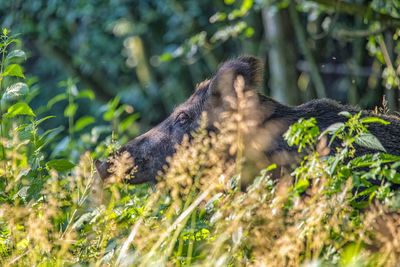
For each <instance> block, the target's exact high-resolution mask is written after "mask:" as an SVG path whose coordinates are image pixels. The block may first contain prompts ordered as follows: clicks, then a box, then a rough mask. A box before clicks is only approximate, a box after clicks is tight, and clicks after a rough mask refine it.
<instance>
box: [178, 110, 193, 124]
mask: <svg viewBox="0 0 400 267" xmlns="http://www.w3.org/2000/svg"><path fill="white" fill-rule="evenodd" d="M189 122H190V117H189V115H188V114H187V113H185V112H181V113H179V115H178V116H177V117H176V119H175V123H177V124H179V125H180V126H185V125H186V124H188V123H189Z"/></svg>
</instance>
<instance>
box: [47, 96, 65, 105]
mask: <svg viewBox="0 0 400 267" xmlns="http://www.w3.org/2000/svg"><path fill="white" fill-rule="evenodd" d="M67 97H68V96H67V94H66V93H62V94H59V95H56V96H55V97H53V98H52V99H50V100H49V102H47V107H48V108H51V107H52V106H54V105H55V104H56V103H58V102H60V101H62V100H65V99H67Z"/></svg>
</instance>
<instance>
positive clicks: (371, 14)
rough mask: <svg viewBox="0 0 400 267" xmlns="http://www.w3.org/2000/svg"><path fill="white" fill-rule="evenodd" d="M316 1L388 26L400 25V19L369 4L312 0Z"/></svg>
mask: <svg viewBox="0 0 400 267" xmlns="http://www.w3.org/2000/svg"><path fill="white" fill-rule="evenodd" d="M310 1H312V2H314V3H317V4H320V5H324V6H326V7H329V8H334V9H335V10H336V11H338V12H342V13H347V14H349V15H356V16H361V17H363V18H369V19H372V20H378V21H381V22H384V23H385V24H387V25H388V26H400V19H399V18H396V17H392V16H391V15H388V14H382V13H378V12H375V11H374V10H372V9H371V8H370V7H369V6H365V5H360V4H350V3H347V2H343V1H341V0H310Z"/></svg>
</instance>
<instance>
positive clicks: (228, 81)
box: [95, 57, 400, 184]
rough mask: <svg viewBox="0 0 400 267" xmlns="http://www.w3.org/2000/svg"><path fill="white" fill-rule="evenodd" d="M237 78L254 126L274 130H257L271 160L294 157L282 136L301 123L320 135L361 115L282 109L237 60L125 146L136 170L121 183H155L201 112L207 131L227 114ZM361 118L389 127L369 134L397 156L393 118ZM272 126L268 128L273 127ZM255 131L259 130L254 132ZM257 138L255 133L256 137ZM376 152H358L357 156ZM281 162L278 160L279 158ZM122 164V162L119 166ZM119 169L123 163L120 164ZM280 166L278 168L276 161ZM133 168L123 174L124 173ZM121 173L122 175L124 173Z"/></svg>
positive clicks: (257, 66) (258, 67)
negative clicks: (311, 123) (249, 97)
mask: <svg viewBox="0 0 400 267" xmlns="http://www.w3.org/2000/svg"><path fill="white" fill-rule="evenodd" d="M238 76H241V77H243V80H244V88H245V90H246V92H253V93H254V94H253V95H254V96H255V97H254V98H253V100H254V101H256V102H257V105H255V108H254V114H257V116H254V118H256V119H257V120H258V124H259V125H261V126H263V125H267V124H269V125H272V127H266V128H264V129H268V131H260V133H262V136H261V138H265V139H268V140H269V142H268V145H265V148H263V149H264V151H263V152H264V154H265V155H267V156H269V157H271V158H274V155H276V154H279V153H281V152H287V151H289V152H292V151H295V150H296V148H292V147H289V146H288V145H287V143H286V142H285V141H284V139H283V137H282V135H283V133H284V132H285V131H286V130H287V129H288V127H289V126H290V125H291V124H292V123H294V122H296V121H297V120H298V119H300V118H311V117H314V118H316V120H317V122H318V126H319V127H320V129H321V131H322V130H324V129H326V128H327V127H329V126H330V125H332V124H333V123H336V122H343V121H345V120H346V118H345V117H343V116H341V115H339V113H340V112H342V111H348V112H350V113H352V114H354V113H357V112H359V111H360V110H359V109H358V108H355V107H351V106H345V105H341V104H339V103H337V102H336V101H333V100H329V99H317V100H312V101H310V102H307V103H305V104H302V105H299V106H294V107H291V106H286V105H283V104H281V103H279V102H277V101H275V100H273V99H271V98H269V97H267V96H264V95H262V94H260V93H257V89H259V87H260V86H261V85H262V77H263V66H262V64H261V62H260V61H259V60H258V59H257V58H254V57H239V58H237V59H233V60H229V61H227V62H225V63H223V64H222V65H221V66H220V68H219V69H218V71H217V73H216V74H215V75H214V76H213V77H212V78H211V79H209V80H206V81H204V82H202V83H200V84H199V85H198V86H197V88H196V90H195V91H194V93H193V95H192V96H191V97H190V98H189V99H188V100H186V102H184V103H183V104H181V105H180V106H178V107H177V108H176V109H175V110H174V111H173V112H172V114H171V115H170V116H169V117H168V118H166V119H165V120H164V121H163V122H161V123H160V124H159V125H157V126H156V127H154V128H153V129H151V130H150V131H148V132H146V133H144V134H142V135H140V136H139V137H137V138H135V139H133V140H131V141H130V142H128V143H127V144H125V145H124V146H123V147H122V148H121V149H120V150H119V151H118V152H117V153H116V155H121V154H122V153H123V152H127V153H128V155H129V158H130V159H129V160H130V161H131V162H130V163H131V164H133V165H134V166H135V172H134V176H133V177H128V178H126V179H125V180H126V181H127V182H129V183H133V184H139V183H144V182H156V177H157V173H158V172H159V171H160V170H162V168H163V166H164V165H166V164H167V161H166V159H167V157H168V156H171V155H173V154H174V153H175V149H176V146H177V145H178V144H180V143H181V142H182V140H183V137H184V136H185V135H188V136H190V135H191V133H192V132H193V131H195V130H196V129H197V128H198V127H199V120H200V118H201V114H202V113H203V112H205V113H206V115H207V117H208V121H209V123H208V130H209V131H213V130H215V128H214V127H213V126H214V123H215V122H218V121H219V120H221V116H220V114H222V113H223V112H224V111H225V110H226V109H228V102H229V99H232V98H236V97H237V95H236V92H235V90H234V89H233V88H234V81H235V79H236V78H237V77H238ZM362 113H363V116H369V115H372V116H379V117H382V118H383V119H385V120H387V121H389V122H390V124H388V125H380V124H371V125H370V127H369V130H370V131H371V132H372V133H373V134H374V135H375V136H376V137H377V138H378V139H379V140H380V142H381V143H382V145H383V146H384V148H385V149H386V151H387V152H388V153H391V154H395V155H399V154H400V138H399V137H400V120H399V119H398V118H397V117H395V116H385V115H376V114H372V112H369V111H362ZM271 123H272V124H271ZM258 129H259V128H258ZM259 137H260V134H258V138H259ZM368 152H374V151H371V150H369V149H366V148H362V147H359V148H358V153H359V154H365V153H368ZM116 155H112V156H111V157H110V158H109V159H108V160H106V161H99V160H97V161H96V162H95V165H96V168H97V171H98V173H99V175H100V177H101V178H102V179H107V178H108V177H109V176H110V175H111V174H113V173H114V172H116V171H118V170H117V169H118V166H116V165H118V164H119V163H118V162H115V159H114V162H113V160H111V158H113V157H114V158H116V157H115V156H116ZM277 161H279V157H277ZM120 163H121V162H120ZM121 164H125V163H124V162H122V163H121ZM278 164H280V163H279V162H278ZM131 170H132V168H128V169H127V170H124V172H126V173H128V172H130V171H131ZM123 174H124V173H123Z"/></svg>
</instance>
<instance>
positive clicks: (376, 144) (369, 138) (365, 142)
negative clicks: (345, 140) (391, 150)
mask: <svg viewBox="0 0 400 267" xmlns="http://www.w3.org/2000/svg"><path fill="white" fill-rule="evenodd" d="M355 143H356V144H357V145H359V146H362V147H366V148H369V149H375V150H380V151H383V152H386V149H385V148H384V147H383V145H382V144H381V142H380V141H379V139H378V138H376V136H375V135H373V134H371V133H363V134H361V135H360V136H359V137H357V138H356V140H355Z"/></svg>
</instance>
